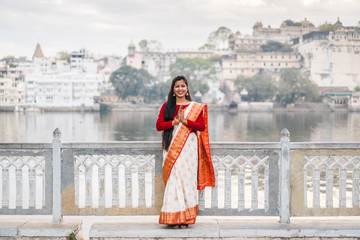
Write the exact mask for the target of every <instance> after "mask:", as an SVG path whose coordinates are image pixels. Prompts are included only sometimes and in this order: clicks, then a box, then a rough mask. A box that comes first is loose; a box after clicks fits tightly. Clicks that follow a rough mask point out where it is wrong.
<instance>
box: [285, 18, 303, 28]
mask: <svg viewBox="0 0 360 240" xmlns="http://www.w3.org/2000/svg"><path fill="white" fill-rule="evenodd" d="M284 22H285V24H286V26H301V22H294V21H292V20H290V19H287V20H285V21H284Z"/></svg>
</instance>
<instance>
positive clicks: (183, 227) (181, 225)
mask: <svg viewBox="0 0 360 240" xmlns="http://www.w3.org/2000/svg"><path fill="white" fill-rule="evenodd" d="M188 226H189V225H187V224H180V228H181V229H185V228H187V227H188Z"/></svg>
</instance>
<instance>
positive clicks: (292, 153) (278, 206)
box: [0, 129, 360, 222]
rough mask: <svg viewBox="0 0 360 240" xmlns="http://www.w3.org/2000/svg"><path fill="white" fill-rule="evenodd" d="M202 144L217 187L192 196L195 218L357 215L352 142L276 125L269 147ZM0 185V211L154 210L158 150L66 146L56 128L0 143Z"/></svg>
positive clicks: (152, 145) (359, 159) (57, 218)
mask: <svg viewBox="0 0 360 240" xmlns="http://www.w3.org/2000/svg"><path fill="white" fill-rule="evenodd" d="M210 145H211V146H210V148H211V154H212V159H213V164H214V169H215V175H216V186H215V188H207V189H205V190H204V191H200V192H199V196H200V197H199V209H200V211H199V214H202V215H261V216H280V220H281V222H289V221H290V216H292V215H297V216H298V215H308V216H310V215H342V214H345V215H358V212H359V188H360V187H359V184H360V182H359V172H360V169H359V167H360V150H359V149H360V144H359V143H348V144H345V143H344V144H339V143H317V144H316V143H315V144H311V143H290V138H289V132H288V131H287V130H286V129H285V130H283V131H282V133H281V140H280V142H278V143H211V144H210ZM290 159H291V161H290ZM290 185H291V188H290ZM0 186H2V187H1V188H0V208H1V209H0V213H1V214H53V218H54V222H61V218H62V215H63V214H65V215H90V214H91V215H93V214H97V215H118V214H158V213H159V210H160V208H161V205H162V196H163V191H164V186H163V182H162V150H161V146H160V142H105V143H66V142H62V141H61V134H60V131H59V130H58V129H57V130H55V131H54V140H53V142H52V144H10V143H9V144H0ZM290 199H291V202H290ZM336 199H338V204H337V200H336ZM299 203H300V204H299ZM328 208H330V210H329V209H328ZM336 208H339V211H337V210H336ZM344 208H346V209H345V210H344ZM319 209H320V210H319ZM334 209H335V210H334Z"/></svg>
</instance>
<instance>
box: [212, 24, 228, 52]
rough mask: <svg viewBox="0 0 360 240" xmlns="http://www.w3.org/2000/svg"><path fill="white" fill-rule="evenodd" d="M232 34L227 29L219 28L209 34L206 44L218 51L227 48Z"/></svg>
mask: <svg viewBox="0 0 360 240" xmlns="http://www.w3.org/2000/svg"><path fill="white" fill-rule="evenodd" d="M232 35H233V32H232V31H231V30H230V29H229V28H227V27H224V26H222V27H219V28H218V29H217V30H216V31H213V32H211V33H210V34H209V37H208V40H207V43H208V44H212V45H215V46H216V47H217V48H219V49H225V48H227V46H228V41H229V37H231V36H232Z"/></svg>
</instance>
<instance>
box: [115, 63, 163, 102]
mask: <svg viewBox="0 0 360 240" xmlns="http://www.w3.org/2000/svg"><path fill="white" fill-rule="evenodd" d="M110 81H111V83H112V84H113V86H114V87H115V89H116V92H117V94H118V96H119V97H121V98H122V99H125V98H127V97H128V96H138V97H145V98H146V97H149V93H148V91H149V90H151V88H152V86H153V85H156V80H155V78H154V77H153V76H152V75H150V74H149V73H148V72H147V71H146V70H144V69H140V70H139V69H136V68H133V67H130V66H122V67H121V68H119V69H118V70H116V71H114V72H113V73H112V74H111V76H110Z"/></svg>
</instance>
